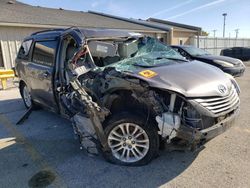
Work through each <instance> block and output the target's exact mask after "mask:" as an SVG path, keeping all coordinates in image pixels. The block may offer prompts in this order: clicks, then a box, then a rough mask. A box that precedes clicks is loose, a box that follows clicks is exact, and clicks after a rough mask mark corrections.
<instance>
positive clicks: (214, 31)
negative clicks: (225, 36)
mask: <svg viewBox="0 0 250 188" xmlns="http://www.w3.org/2000/svg"><path fill="white" fill-rule="evenodd" d="M212 31H213V33H214V38H215V33H216V31H217V30H216V29H214V30H212Z"/></svg>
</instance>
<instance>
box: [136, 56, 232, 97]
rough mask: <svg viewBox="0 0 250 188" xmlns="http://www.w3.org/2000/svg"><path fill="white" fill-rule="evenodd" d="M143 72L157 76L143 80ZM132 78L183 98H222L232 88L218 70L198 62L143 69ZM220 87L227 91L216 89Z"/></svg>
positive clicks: (227, 79) (226, 78) (229, 82)
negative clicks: (175, 93) (154, 73)
mask: <svg viewBox="0 0 250 188" xmlns="http://www.w3.org/2000/svg"><path fill="white" fill-rule="evenodd" d="M143 70H151V71H154V72H156V73H157V75H156V76H154V77H152V78H145V77H143V76H142V75H140V72H141V71H143ZM133 76H134V77H137V78H140V79H142V80H145V81H146V82H148V83H149V85H150V86H151V87H155V88H160V89H167V90H172V91H175V92H177V93H180V94H182V95H184V96H185V97H210V96H224V95H226V94H227V93H228V91H229V89H230V88H231V86H232V83H231V81H230V79H229V78H228V77H227V76H226V75H225V74H224V73H223V72H222V71H221V70H220V69H218V68H216V67H214V66H211V65H207V64H205V63H201V62H199V61H192V62H186V63H176V64H172V65H166V66H159V67H150V68H144V69H140V70H139V71H136V72H134V74H133ZM220 85H223V86H225V87H226V89H227V91H226V92H225V93H224V94H222V93H221V92H220V91H219V89H218V87H219V86H220Z"/></svg>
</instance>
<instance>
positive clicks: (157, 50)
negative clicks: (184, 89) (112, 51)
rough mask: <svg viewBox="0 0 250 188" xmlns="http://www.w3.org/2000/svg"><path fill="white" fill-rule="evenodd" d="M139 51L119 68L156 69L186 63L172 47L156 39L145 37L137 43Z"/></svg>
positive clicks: (122, 61) (125, 60)
mask: <svg viewBox="0 0 250 188" xmlns="http://www.w3.org/2000/svg"><path fill="white" fill-rule="evenodd" d="M137 45H138V47H137V51H136V52H135V53H133V54H131V56H130V57H127V58H124V59H123V60H121V61H119V62H118V63H116V66H117V67H120V66H123V67H124V66H126V67H129V66H131V65H133V66H140V67H155V66H163V65H170V64H174V63H176V61H173V60H177V61H185V62H186V60H185V58H183V57H182V56H181V55H180V54H179V53H177V52H176V51H175V50H173V49H172V48H171V47H169V46H167V45H165V44H163V43H161V42H160V41H158V40H157V39H155V38H151V37H144V38H140V39H138V41H137Z"/></svg>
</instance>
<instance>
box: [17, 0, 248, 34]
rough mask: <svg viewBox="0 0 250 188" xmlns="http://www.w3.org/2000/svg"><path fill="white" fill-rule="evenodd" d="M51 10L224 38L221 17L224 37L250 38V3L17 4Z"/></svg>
mask: <svg viewBox="0 0 250 188" xmlns="http://www.w3.org/2000/svg"><path fill="white" fill-rule="evenodd" d="M19 1H21V2H24V3H27V4H31V5H35V6H42V7H50V8H63V9H68V10H76V11H88V10H92V11H96V12H103V13H107V14H112V15H116V16H122V17H126V18H136V19H139V18H140V19H147V18H149V17H153V18H159V19H163V20H168V21H173V22H178V23H183V24H189V25H194V26H198V27H202V29H203V30H204V31H206V32H208V33H209V34H210V36H213V35H214V32H213V30H216V33H215V34H216V36H217V37H220V36H222V35H223V16H222V14H223V13H227V17H226V32H225V35H226V37H231V38H234V37H235V36H236V32H235V30H236V29H239V34H238V37H239V38H243V37H247V38H250V0H158V1H156V0H155V1H154V0H19Z"/></svg>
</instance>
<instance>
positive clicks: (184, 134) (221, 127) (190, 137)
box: [176, 107, 240, 144]
mask: <svg viewBox="0 0 250 188" xmlns="http://www.w3.org/2000/svg"><path fill="white" fill-rule="evenodd" d="M239 111H240V108H239V107H238V108H237V109H235V110H234V111H233V112H232V114H230V116H229V117H227V118H225V119H224V120H222V121H220V122H219V123H217V124H215V125H213V126H211V127H209V128H206V129H203V130H197V129H195V128H192V127H187V126H184V125H181V126H180V127H179V129H178V130H177V131H176V137H178V138H181V139H184V140H186V141H188V142H189V143H190V144H203V143H205V142H206V141H209V140H211V139H212V138H214V137H216V136H218V135H220V134H221V133H223V132H225V131H226V130H227V129H229V128H230V127H232V125H233V124H235V122H236V120H237V117H238V114H239Z"/></svg>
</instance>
